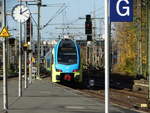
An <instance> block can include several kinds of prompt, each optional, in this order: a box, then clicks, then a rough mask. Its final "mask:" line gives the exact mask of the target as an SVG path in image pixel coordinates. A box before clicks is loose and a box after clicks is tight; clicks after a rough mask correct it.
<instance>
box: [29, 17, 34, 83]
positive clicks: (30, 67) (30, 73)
mask: <svg viewBox="0 0 150 113" xmlns="http://www.w3.org/2000/svg"><path fill="white" fill-rule="evenodd" d="M30 30H31V31H30V45H29V49H30V50H31V48H32V47H31V44H32V32H33V31H32V24H31V19H30ZM29 62H30V63H29V83H30V84H31V83H32V52H30V53H29Z"/></svg>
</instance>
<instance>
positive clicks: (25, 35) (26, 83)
mask: <svg viewBox="0 0 150 113" xmlns="http://www.w3.org/2000/svg"><path fill="white" fill-rule="evenodd" d="M26 6H27V2H26ZM24 37H25V43H27V22H25V29H24ZM24 57H25V62H24V63H25V64H24V72H25V73H24V79H25V80H24V82H25V84H24V85H25V86H24V87H25V88H27V87H28V82H27V51H25V53H24Z"/></svg>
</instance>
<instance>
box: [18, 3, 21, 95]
mask: <svg viewBox="0 0 150 113" xmlns="http://www.w3.org/2000/svg"><path fill="white" fill-rule="evenodd" d="M21 4H22V2H21V1H20V5H21ZM19 26H20V37H19V94H18V96H19V97H21V96H22V75H21V69H22V58H21V41H22V23H21V22H20V23H19Z"/></svg>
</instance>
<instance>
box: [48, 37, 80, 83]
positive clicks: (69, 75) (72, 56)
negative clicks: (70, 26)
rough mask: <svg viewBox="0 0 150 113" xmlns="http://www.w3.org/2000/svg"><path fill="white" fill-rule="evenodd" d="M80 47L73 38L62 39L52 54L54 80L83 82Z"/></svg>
mask: <svg viewBox="0 0 150 113" xmlns="http://www.w3.org/2000/svg"><path fill="white" fill-rule="evenodd" d="M80 59H81V58H80V47H79V45H78V44H77V43H76V42H75V41H74V40H72V39H60V40H59V41H58V42H57V44H55V45H54V47H53V49H52V54H51V78H52V82H56V83H62V82H73V83H81V82H82V69H81V61H80Z"/></svg>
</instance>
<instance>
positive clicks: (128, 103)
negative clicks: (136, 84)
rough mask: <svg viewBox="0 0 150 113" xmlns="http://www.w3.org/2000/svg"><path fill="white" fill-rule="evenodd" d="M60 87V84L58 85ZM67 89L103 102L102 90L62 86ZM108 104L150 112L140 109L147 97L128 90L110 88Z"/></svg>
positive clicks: (149, 110) (103, 93) (103, 94)
mask: <svg viewBox="0 0 150 113" xmlns="http://www.w3.org/2000/svg"><path fill="white" fill-rule="evenodd" d="M59 85H60V84H59ZM63 87H67V88H73V89H75V90H77V91H79V92H81V94H83V95H84V94H85V95H89V96H91V97H95V98H98V99H99V100H102V101H104V100H105V92H104V89H100V90H92V89H84V88H77V87H76V88H74V87H69V86H63ZM109 95H110V97H109V98H110V103H112V104H114V105H117V106H121V107H125V108H127V109H133V110H140V111H141V112H150V109H148V108H143V107H141V104H146V103H147V95H146V94H145V93H139V94H138V92H133V91H130V90H129V89H122V90H117V89H112V88H110V93H109Z"/></svg>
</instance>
